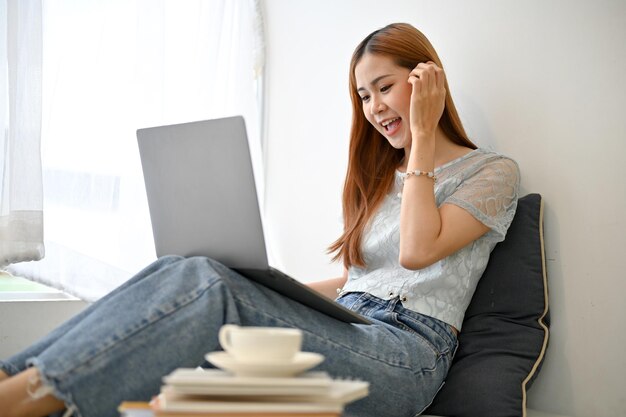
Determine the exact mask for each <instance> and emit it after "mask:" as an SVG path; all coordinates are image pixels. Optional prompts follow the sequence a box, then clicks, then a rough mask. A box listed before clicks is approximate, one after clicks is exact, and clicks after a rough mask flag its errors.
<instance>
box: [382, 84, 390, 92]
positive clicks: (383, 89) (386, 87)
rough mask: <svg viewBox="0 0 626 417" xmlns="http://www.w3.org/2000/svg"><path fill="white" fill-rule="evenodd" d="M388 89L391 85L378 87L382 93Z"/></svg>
mask: <svg viewBox="0 0 626 417" xmlns="http://www.w3.org/2000/svg"><path fill="white" fill-rule="evenodd" d="M390 88H391V85H384V86H382V87H380V92H381V93H384V92H385V91H389V89H390Z"/></svg>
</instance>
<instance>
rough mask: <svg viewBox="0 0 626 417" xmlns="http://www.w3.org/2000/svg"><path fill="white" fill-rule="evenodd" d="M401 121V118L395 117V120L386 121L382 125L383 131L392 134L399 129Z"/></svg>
mask: <svg viewBox="0 0 626 417" xmlns="http://www.w3.org/2000/svg"><path fill="white" fill-rule="evenodd" d="M401 120H402V119H401V118H400V117H395V118H393V119H389V120H385V121H384V122H382V123H381V126H382V127H383V129H385V131H386V132H391V131H393V130H395V128H396V127H398V125H399V124H400V121H401Z"/></svg>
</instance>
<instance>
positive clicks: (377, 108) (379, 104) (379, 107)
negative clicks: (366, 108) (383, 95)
mask: <svg viewBox="0 0 626 417" xmlns="http://www.w3.org/2000/svg"><path fill="white" fill-rule="evenodd" d="M383 110H385V103H383V101H382V100H380V99H379V98H375V97H372V100H371V106H370V112H371V113H372V114H378V113H380V112H382V111H383Z"/></svg>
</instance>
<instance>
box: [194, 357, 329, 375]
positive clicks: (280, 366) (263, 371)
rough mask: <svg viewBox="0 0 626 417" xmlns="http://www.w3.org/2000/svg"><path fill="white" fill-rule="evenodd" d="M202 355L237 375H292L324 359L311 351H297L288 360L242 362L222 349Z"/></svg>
mask: <svg viewBox="0 0 626 417" xmlns="http://www.w3.org/2000/svg"><path fill="white" fill-rule="evenodd" d="M204 357H205V358H206V360H207V361H209V362H211V363H212V364H213V365H215V366H217V367H218V368H221V369H223V370H225V371H229V372H232V373H234V374H235V375H237V376H271V377H279V376H282V377H286V376H294V375H296V374H299V373H301V372H304V371H306V370H307V369H311V368H313V367H314V366H316V365H318V364H320V363H322V361H324V355H320V354H319V353H313V352H299V353H297V354H296V356H294V358H293V359H292V360H290V361H288V362H260V363H254V362H253V363H242V362H238V361H237V360H236V359H235V358H233V357H232V356H231V355H229V354H228V353H227V352H222V351H220V352H211V353H207V354H206V355H205V356H204Z"/></svg>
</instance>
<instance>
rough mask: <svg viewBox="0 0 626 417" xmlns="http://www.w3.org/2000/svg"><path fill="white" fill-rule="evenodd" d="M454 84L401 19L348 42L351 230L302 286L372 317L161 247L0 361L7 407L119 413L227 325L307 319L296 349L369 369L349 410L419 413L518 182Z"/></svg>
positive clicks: (333, 366) (331, 364)
mask: <svg viewBox="0 0 626 417" xmlns="http://www.w3.org/2000/svg"><path fill="white" fill-rule="evenodd" d="M447 89H448V88H447V82H446V79H445V74H444V72H443V70H442V65H441V62H440V61H439V58H438V56H437V54H436V52H435V50H434V49H433V47H432V46H431V44H430V43H429V41H428V40H427V39H426V38H425V37H424V35H423V34H421V33H420V32H419V31H418V30H416V29H415V28H413V27H412V26H410V25H407V24H393V25H389V26H387V27H385V28H382V29H380V30H378V31H375V32H373V33H372V34H370V35H369V36H368V37H366V38H365V39H364V40H363V41H362V42H361V43H360V44H359V45H358V47H357V48H356V50H355V52H354V54H353V57H352V61H351V66H350V93H351V98H352V105H353V121H352V131H351V134H350V136H351V137H350V153H349V155H350V160H349V167H348V172H347V175H346V181H345V187H344V195H343V209H344V232H343V234H342V236H341V237H340V238H339V239H338V240H337V241H336V242H335V243H334V244H333V245H332V246H331V248H330V249H331V251H334V252H336V256H335V259H341V260H342V261H343V263H344V265H345V270H344V275H343V277H341V278H336V279H330V280H326V281H320V282H317V283H313V284H311V286H312V287H313V288H315V289H317V290H318V291H319V292H321V293H323V294H326V295H328V296H336V290H337V288H341V291H340V295H339V297H338V299H337V301H338V302H339V303H341V304H343V305H345V306H346V307H348V308H350V309H352V310H355V311H357V312H359V313H361V314H363V315H365V316H367V317H368V318H369V319H370V320H371V321H372V322H373V324H372V325H355V324H347V323H343V322H339V321H336V320H334V319H332V318H330V317H328V316H325V315H323V314H321V313H318V312H317V311H313V310H310V309H309V308H307V307H305V306H303V305H301V304H298V303H296V302H293V301H291V300H289V299H285V298H284V297H282V296H281V295H279V294H277V293H275V292H273V291H271V290H269V289H267V288H265V287H261V286H259V285H257V284H255V283H253V282H250V281H248V280H247V279H245V278H243V277H241V276H240V275H238V274H237V273H235V272H233V271H231V270H229V269H227V268H226V267H224V266H222V265H220V264H218V263H217V262H215V261H213V260H210V259H207V258H200V257H198V258H190V259H183V258H179V257H165V258H161V259H159V260H158V261H157V262H155V263H154V264H152V265H150V266H149V267H147V268H146V269H145V270H143V271H141V272H140V273H139V274H137V275H136V276H135V277H133V278H132V279H131V280H129V281H128V282H127V283H125V284H124V285H122V286H121V287H119V288H118V289H116V290H114V291H113V292H112V293H110V294H108V295H107V296H106V297H104V298H103V299H101V300H100V301H98V302H96V303H95V304H94V305H92V306H90V307H89V308H88V309H87V310H86V311H84V312H83V313H81V314H79V315H78V316H76V317H75V318H73V319H72V320H70V321H69V322H68V323H66V324H64V325H63V326H61V327H60V328H59V329H57V330H55V331H54V332H52V333H51V334H50V335H48V336H47V337H45V338H44V339H43V340H42V341H40V342H39V343H37V344H35V345H33V346H31V347H30V348H29V349H27V350H26V351H24V352H22V353H20V354H18V355H16V356H14V357H13V358H11V359H9V360H8V361H6V362H3V363H0V369H1V370H2V373H1V374H0V378H2V382H0V410H2V411H0V417H6V416H18V415H22V416H25V415H28V416H35V415H46V414H49V413H52V412H54V411H60V410H63V409H64V408H65V407H67V409H68V412H71V411H74V410H77V411H78V412H79V413H80V415H81V416H83V417H91V416H113V415H116V412H115V409H116V406H117V405H118V404H119V403H120V402H121V401H123V400H148V399H149V398H150V397H151V396H153V395H154V394H156V393H157V392H158V391H159V388H160V384H161V377H162V376H163V375H165V374H167V373H169V372H171V371H172V370H173V369H175V368H178V367H194V366H198V365H202V364H205V363H204V360H203V356H204V354H205V353H206V352H209V351H213V350H218V349H219V344H218V341H217V332H218V331H219V328H220V326H221V325H222V324H224V323H238V324H242V325H256V326H286V327H297V328H300V329H302V330H303V332H304V345H303V348H304V349H305V350H307V351H314V352H319V353H322V354H324V355H325V356H326V360H325V361H324V363H323V364H322V365H320V367H319V368H320V369H322V370H326V371H328V372H329V373H330V374H331V375H333V376H339V377H353V378H359V379H363V380H366V381H369V382H370V395H369V396H368V397H367V398H365V399H363V400H360V401H357V402H354V403H352V404H350V405H349V406H348V407H347V413H348V414H350V415H356V416H360V417H363V416H383V415H393V416H415V415H417V414H419V413H421V412H422V411H423V410H424V409H425V408H426V407H427V406H428V404H429V403H430V402H431V400H432V399H433V397H434V396H435V394H436V393H437V391H438V389H439V388H440V387H441V385H442V383H443V381H444V378H445V376H446V374H447V372H448V369H449V367H450V363H451V361H452V357H453V355H454V352H455V349H456V346H457V338H456V335H457V334H458V331H459V330H460V329H461V324H462V321H463V315H464V312H465V309H466V307H467V305H468V304H469V301H470V298H471V296H472V294H473V292H474V289H475V287H476V284H477V281H478V279H479V278H480V275H481V274H482V272H483V270H484V268H485V266H486V264H487V260H488V257H489V253H490V252H491V250H492V249H493V247H494V246H495V244H496V243H497V242H498V241H501V240H502V239H504V236H505V234H506V230H507V228H508V226H509V224H510V222H511V220H512V218H513V215H514V212H515V208H516V204H517V192H518V183H519V173H518V168H517V165H516V164H515V162H513V161H512V160H510V159H508V158H505V157H503V156H500V155H497V154H495V153H492V152H487V151H484V150H481V149H476V146H475V145H474V144H472V142H471V141H470V140H469V139H468V138H467V136H466V134H465V132H464V130H463V127H462V125H461V122H460V120H459V117H458V115H457V113H456V110H455V107H454V104H453V102H452V98H451V97H450V94H448V92H447ZM9 375H12V376H11V377H9ZM3 413H4V414H3Z"/></svg>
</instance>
